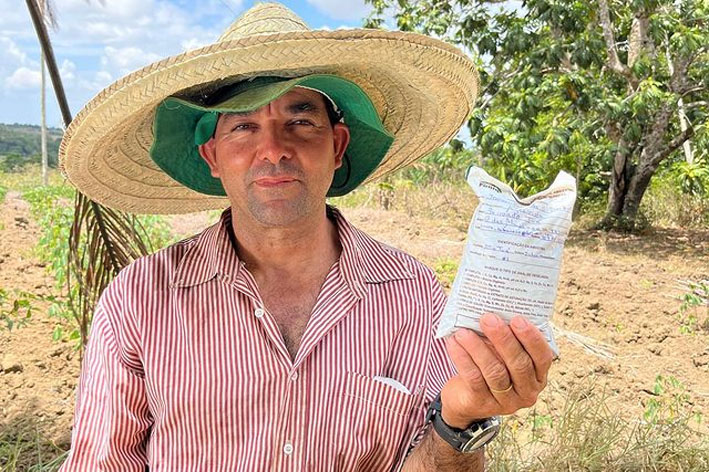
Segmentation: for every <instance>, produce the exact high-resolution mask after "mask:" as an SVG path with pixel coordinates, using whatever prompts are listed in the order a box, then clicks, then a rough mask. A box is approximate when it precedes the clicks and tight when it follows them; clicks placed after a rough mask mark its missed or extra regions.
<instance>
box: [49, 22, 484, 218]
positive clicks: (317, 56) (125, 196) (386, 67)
mask: <svg viewBox="0 0 709 472" xmlns="http://www.w3.org/2000/svg"><path fill="white" fill-rule="evenodd" d="M309 74H332V75H336V76H339V77H342V78H345V79H347V80H350V81H352V82H354V83H356V84H357V85H358V86H359V87H360V88H361V89H362V90H364V92H365V93H366V94H367V96H368V97H370V99H371V101H372V103H373V104H374V107H375V108H376V110H377V113H378V115H379V116H380V117H381V120H382V123H383V124H384V127H385V128H386V129H387V130H388V131H389V132H390V133H391V134H392V135H394V137H395V138H394V142H393V144H392V145H391V147H390V148H389V150H388V152H387V153H386V155H385V156H384V158H383V159H382V161H381V163H380V165H379V166H378V167H377V168H376V169H375V170H374V172H372V173H371V174H370V175H369V177H368V178H367V179H366V180H365V182H366V181H369V180H374V179H377V178H379V177H381V176H383V175H386V174H388V173H390V172H393V171H395V170H397V169H399V168H401V167H404V166H406V165H408V164H410V163H411V162H413V161H415V160H417V159H419V158H421V157H423V156H425V155H427V154H428V153H430V152H432V151H433V150H435V149H436V148H438V147H439V146H441V145H443V144H444V143H445V142H447V141H448V140H449V139H450V138H452V137H453V136H455V134H456V133H457V132H458V130H459V129H460V127H461V126H462V125H463V123H465V121H466V120H467V118H468V116H469V114H470V113H471V111H472V109H473V105H474V101H475V98H476V96H477V91H478V77H477V73H476V71H475V65H474V63H473V61H472V60H471V59H470V58H468V57H467V56H466V55H465V54H463V53H462V52H461V51H459V50H458V49H457V48H455V47H453V46H451V45H449V44H447V43H445V42H443V41H440V40H437V39H433V38H429V37H427V36H423V35H418V34H414V33H402V32H389V31H379V30H337V31H297V32H287V33H277V34H261V35H257V36H253V37H246V38H243V39H239V40H233V41H225V42H222V43H216V44H213V45H210V46H207V47H204V48H201V49H197V50H194V51H189V52H186V53H183V54H180V55H178V56H174V57H170V58H167V59H164V60H162V61H159V62H156V63H154V64H151V65H149V66H146V67H144V68H142V69H140V70H138V71H136V72H134V73H132V74H130V75H128V76H126V77H124V78H122V79H120V80H118V81H117V82H115V83H114V84H112V85H110V86H109V87H107V88H106V89H104V90H103V91H102V92H101V93H100V94H99V95H97V96H96V97H95V98H94V99H92V100H91V101H90V102H89V103H88V104H87V105H86V106H85V107H84V108H83V109H82V110H81V112H80V113H79V114H78V115H77V116H76V118H75V119H74V121H73V122H72V123H71V125H70V126H69V127H68V129H67V131H66V133H65V135H64V139H63V140H62V143H61V146H60V151H59V160H60V168H61V169H62V171H63V172H64V174H65V175H66V176H67V177H68V178H69V180H70V181H71V182H72V183H73V184H74V185H75V186H76V187H77V188H78V189H79V190H80V191H81V192H83V193H84V194H85V195H87V196H88V197H90V198H91V199H93V200H95V201H97V202H99V203H101V204H103V205H105V206H108V207H111V208H116V209H119V210H123V211H127V212H131V213H154V214H170V213H188V212H194V211H201V210H207V209H215V208H223V207H225V206H228V205H229V201H228V200H227V199H226V198H225V197H221V196H210V195H205V194H202V193H199V192H196V191H194V190H192V189H190V188H187V187H185V186H184V185H182V184H180V183H179V182H177V181H176V180H174V179H173V178H171V177H170V176H168V175H167V174H166V173H165V172H164V171H163V170H162V169H161V168H160V167H159V166H158V165H157V164H155V162H153V160H152V159H151V158H150V155H149V149H150V147H151V146H152V143H153V129H152V128H153V122H154V116H155V110H156V109H157V107H158V105H159V104H160V103H161V102H163V100H164V99H165V98H166V97H168V96H178V97H181V98H185V99H188V100H189V99H190V98H192V97H195V96H198V95H202V94H204V93H206V92H207V91H209V90H214V89H217V88H221V87H223V86H225V85H227V84H230V83H236V82H239V81H242V80H244V79H246V78H249V77H254V76H264V75H275V76H280V77H301V76H304V75H309Z"/></svg>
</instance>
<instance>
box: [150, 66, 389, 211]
mask: <svg viewBox="0 0 709 472" xmlns="http://www.w3.org/2000/svg"><path fill="white" fill-rule="evenodd" d="M295 86H301V87H307V88H310V89H314V90H317V91H319V92H322V93H323V94H325V95H326V97H327V98H329V99H330V100H331V101H332V102H334V104H335V105H336V108H338V109H340V110H341V111H342V115H343V117H344V122H345V124H346V125H347V126H348V127H349V129H350V143H349V145H348V146H347V149H346V150H345V156H346V158H345V159H344V160H343V163H342V166H341V167H340V168H339V169H337V170H336V171H335V176H334V178H333V181H332V185H331V186H330V190H329V191H328V193H327V196H328V197H337V196H340V195H345V194H346V193H348V192H350V191H352V190H353V189H355V188H356V187H357V186H358V185H359V184H360V183H362V182H363V181H364V180H365V179H366V178H367V177H368V176H369V175H370V174H371V173H372V172H373V171H374V169H376V168H377V166H378V165H379V163H380V162H381V161H382V159H383V158H384V156H385V155H386V153H387V151H388V150H389V147H391V144H392V143H393V142H394V137H393V136H392V135H391V134H390V133H389V132H388V131H387V130H386V129H385V128H384V125H383V124H382V122H381V120H380V119H379V115H378V114H377V111H376V109H375V108H374V105H373V104H372V101H371V100H370V99H369V97H368V96H367V94H366V93H364V91H363V90H362V89H361V88H360V87H359V86H358V85H357V84H355V83H354V82H351V81H349V80H346V79H343V78H341V77H338V76H335V75H328V74H314V75H308V76H304V77H298V78H295V79H287V78H282V77H256V78H254V79H250V80H245V81H242V82H239V83H237V84H235V85H233V86H231V87H229V88H227V89H226V90H223V91H222V92H221V93H219V95H218V96H216V97H211V100H212V102H216V105H209V106H207V105H202V104H198V103H194V102H191V101H187V100H182V99H179V98H175V97H168V98H167V99H165V100H163V102H162V103H160V105H158V107H157V110H156V113H155V122H154V124H153V137H154V139H153V145H152V146H151V148H150V157H151V158H152V159H153V161H155V163H156V164H157V165H158V166H159V167H160V168H161V169H162V170H163V171H165V173H167V174H168V175H169V176H170V177H172V178H173V179H175V180H176V181H178V182H180V183H181V184H183V185H185V186H187V187H189V188H191V189H193V190H196V191H197V192H200V193H204V194H207V195H218V196H225V195H226V192H225V191H224V187H222V183H221V181H220V180H219V179H217V178H214V177H212V175H211V173H210V171H209V167H208V166H207V163H206V162H204V160H203V159H202V157H201V156H200V155H199V150H198V146H199V145H201V144H204V143H206V142H207V141H209V139H210V138H211V137H212V136H213V135H214V130H215V129H216V126H217V118H218V117H219V114H220V113H244V112H250V111H254V110H257V109H259V108H261V107H262V106H264V105H266V104H268V103H270V102H272V101H273V100H275V99H277V98H278V97H280V96H281V95H283V94H285V93H286V92H288V91H289V90H291V89H292V88H293V87H295Z"/></svg>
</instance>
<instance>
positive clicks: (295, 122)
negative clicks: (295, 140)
mask: <svg viewBox="0 0 709 472" xmlns="http://www.w3.org/2000/svg"><path fill="white" fill-rule="evenodd" d="M291 124H293V125H307V126H313V122H312V121H310V120H293V121H291Z"/></svg>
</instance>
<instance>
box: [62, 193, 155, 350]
mask: <svg viewBox="0 0 709 472" xmlns="http://www.w3.org/2000/svg"><path fill="white" fill-rule="evenodd" d="M144 237H145V234H144V232H143V231H142V230H141V226H140V225H139V223H138V222H137V220H136V218H135V217H134V216H129V215H126V214H124V213H121V212H118V211H116V210H111V209H109V208H106V207H102V206H101V205H99V204H98V203H96V202H94V201H92V200H90V199H88V198H87V197H86V196H85V195H83V194H81V193H79V192H77V194H76V199H75V202H74V221H73V223H72V227H71V231H70V234H69V254H68V258H69V268H70V269H71V270H69V271H68V276H67V289H68V291H69V302H70V307H71V310H72V312H73V314H74V318H75V319H76V322H77V324H78V326H79V331H80V334H81V345H82V346H84V345H85V344H86V341H87V338H88V327H89V325H90V322H91V315H92V313H93V311H94V307H95V306H96V302H97V301H98V298H99V297H100V296H101V293H102V292H103V290H104V289H105V288H106V286H107V285H108V284H109V282H111V280H112V279H113V277H114V276H115V275H116V274H117V273H118V272H119V271H120V270H121V269H122V268H123V267H125V266H127V265H128V264H130V263H131V262H133V261H134V260H135V259H137V258H138V257H141V256H144V255H146V254H148V253H149V252H150V251H151V248H150V247H149V246H148V245H147V244H146V243H145V242H144V239H143V238H144ZM72 276H73V280H72V279H71V277H72Z"/></svg>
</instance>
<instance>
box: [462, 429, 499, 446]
mask: <svg viewBox="0 0 709 472" xmlns="http://www.w3.org/2000/svg"><path fill="white" fill-rule="evenodd" d="M499 431H500V426H499V425H494V426H491V427H490V428H488V429H486V430H485V431H483V432H481V433H480V435H479V436H475V437H474V438H470V441H468V442H467V443H465V444H464V445H463V447H462V448H461V452H473V451H475V450H476V449H479V448H481V447H483V446H484V445H485V444H487V443H489V442H490V441H492V439H493V438H494V437H495V436H497V433H498V432H499Z"/></svg>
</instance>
